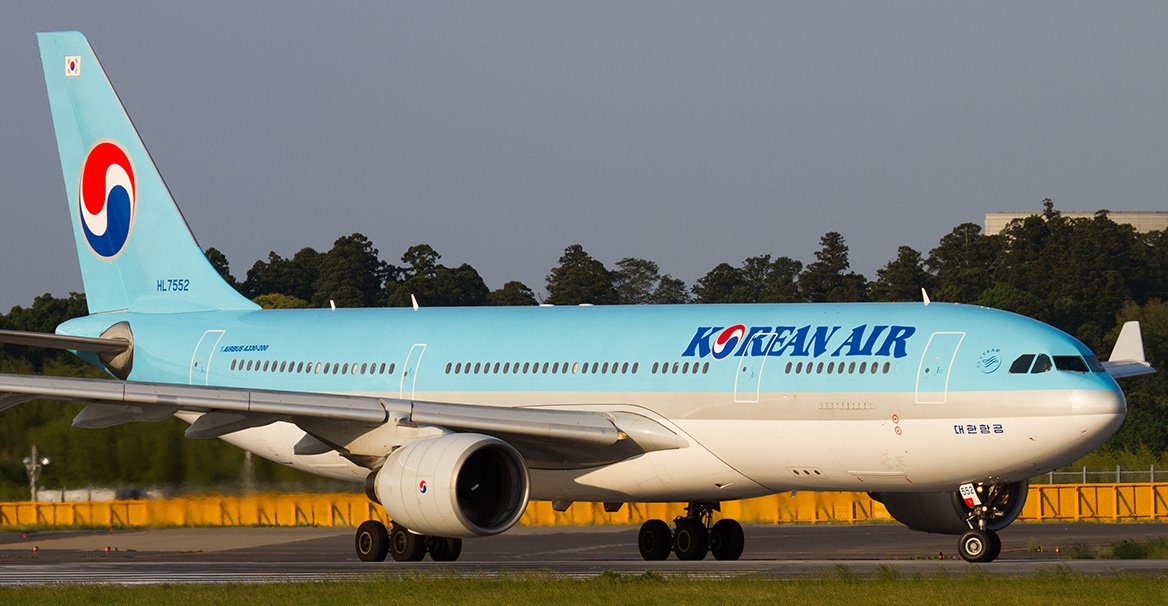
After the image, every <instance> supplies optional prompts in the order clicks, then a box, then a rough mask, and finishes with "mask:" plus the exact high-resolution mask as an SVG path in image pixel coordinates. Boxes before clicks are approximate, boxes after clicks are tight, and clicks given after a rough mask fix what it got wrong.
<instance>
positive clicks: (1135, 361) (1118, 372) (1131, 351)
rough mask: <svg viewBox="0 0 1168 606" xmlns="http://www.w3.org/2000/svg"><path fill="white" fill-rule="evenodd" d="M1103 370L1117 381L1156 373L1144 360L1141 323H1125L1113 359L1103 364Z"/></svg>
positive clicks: (1113, 350)
mask: <svg viewBox="0 0 1168 606" xmlns="http://www.w3.org/2000/svg"><path fill="white" fill-rule="evenodd" d="M1103 368H1104V369H1106V370H1107V372H1108V374H1110V375H1111V376H1113V377H1115V378H1117V379H1121V378H1124V377H1135V376H1138V375H1146V374H1150V373H1153V372H1156V369H1155V368H1152V365H1151V364H1149V363H1148V361H1147V360H1146V359H1145V358H1144V336H1143V333H1142V332H1141V331H1140V323H1139V322H1136V321H1134V320H1133V321H1130V322H1124V324H1123V328H1121V329H1120V330H1119V338H1118V339H1116V340H1115V348H1114V349H1112V350H1111V357H1110V358H1109V359H1108V360H1107V361H1106V362H1104V363H1103Z"/></svg>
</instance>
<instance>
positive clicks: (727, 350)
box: [710, 324, 746, 360]
mask: <svg viewBox="0 0 1168 606" xmlns="http://www.w3.org/2000/svg"><path fill="white" fill-rule="evenodd" d="M745 335H746V327H745V326H743V325H742V324H735V325H734V326H730V327H728V328H725V329H723V330H722V332H720V333H718V336H717V337H716V338H715V339H714V344H713V346H712V347H710V353H711V354H713V355H714V359H715V360H721V359H722V358H725V357H726V356H728V355H730V354H732V353H734V349H735V348H736V347H738V343H739V342H740V341H742V337H743V336H745Z"/></svg>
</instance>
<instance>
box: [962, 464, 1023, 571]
mask: <svg viewBox="0 0 1168 606" xmlns="http://www.w3.org/2000/svg"><path fill="white" fill-rule="evenodd" d="M959 493H960V495H961V498H962V499H963V500H964V501H965V505H966V507H968V508H969V514H968V516H967V517H966V520H965V523H966V524H968V525H969V530H967V531H965V533H964V534H962V535H961V539H960V540H959V541H958V543H957V553H959V554H961V559H963V560H965V561H966V562H973V563H985V562H992V561H994V560H996V559H998V556H999V555H1001V553H1002V539H1001V538H999V537H998V533H996V532H994V531H993V530H992V529H991V528H990V524H991V523H992V522H993V521H994V520H995V519H997V518H1000V517H1001V516H1002V505H1003V503H1001V502H1000V501H1003V500H1007V501H1008V499H1009V497H1010V494H1009V492H1008V490H1004V489H1001V488H1000V487H999V486H998V485H994V484H991V485H985V484H979V485H977V486H975V485H973V484H962V485H961V487H960V489H959ZM983 498H984V500H983Z"/></svg>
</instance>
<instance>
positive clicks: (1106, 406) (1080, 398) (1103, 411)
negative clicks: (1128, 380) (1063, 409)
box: [1071, 389, 1127, 447]
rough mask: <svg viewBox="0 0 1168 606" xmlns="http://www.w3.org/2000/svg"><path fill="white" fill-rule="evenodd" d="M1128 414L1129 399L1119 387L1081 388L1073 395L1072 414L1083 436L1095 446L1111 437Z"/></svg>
mask: <svg viewBox="0 0 1168 606" xmlns="http://www.w3.org/2000/svg"><path fill="white" fill-rule="evenodd" d="M1126 414H1127V400H1125V399H1124V397H1123V392H1122V391H1120V390H1118V389H1100V390H1079V391H1076V392H1075V393H1074V395H1073V396H1072V397H1071V415H1072V416H1073V417H1074V419H1075V425H1077V426H1078V428H1079V431H1081V432H1082V438H1083V439H1084V440H1087V441H1089V442H1092V444H1093V446H1092V447H1094V446H1098V445H1099V444H1102V443H1103V441H1104V440H1106V439H1107V438H1110V437H1111V436H1112V434H1114V433H1115V432H1116V431H1117V430H1118V429H1119V426H1120V425H1121V424H1123V418H1124V416H1125V415H1126Z"/></svg>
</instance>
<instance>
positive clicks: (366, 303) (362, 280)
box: [284, 233, 387, 307]
mask: <svg viewBox="0 0 1168 606" xmlns="http://www.w3.org/2000/svg"><path fill="white" fill-rule="evenodd" d="M318 267H319V275H318V277H317V279H316V281H315V282H313V294H312V299H311V301H312V304H313V306H314V307H327V306H329V305H330V304H331V303H335V304H336V305H337V306H338V307H373V306H375V305H377V304H378V303H379V302H380V299H381V289H382V284H383V283H384V281H385V276H386V273H387V268H386V266H385V263H384V262H382V261H381V259H379V258H378V257H377V249H376V248H374V247H373V242H370V241H369V238H366V237H365V236H364V235H362V234H360V233H354V234H350V235H348V236H342V237H340V238H337V240H336V242H334V243H333V247H332V248H331V249H329V251H328V252H326V253H324V255H322V256H321V258H320V261H319V264H318ZM284 294H288V293H284Z"/></svg>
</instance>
